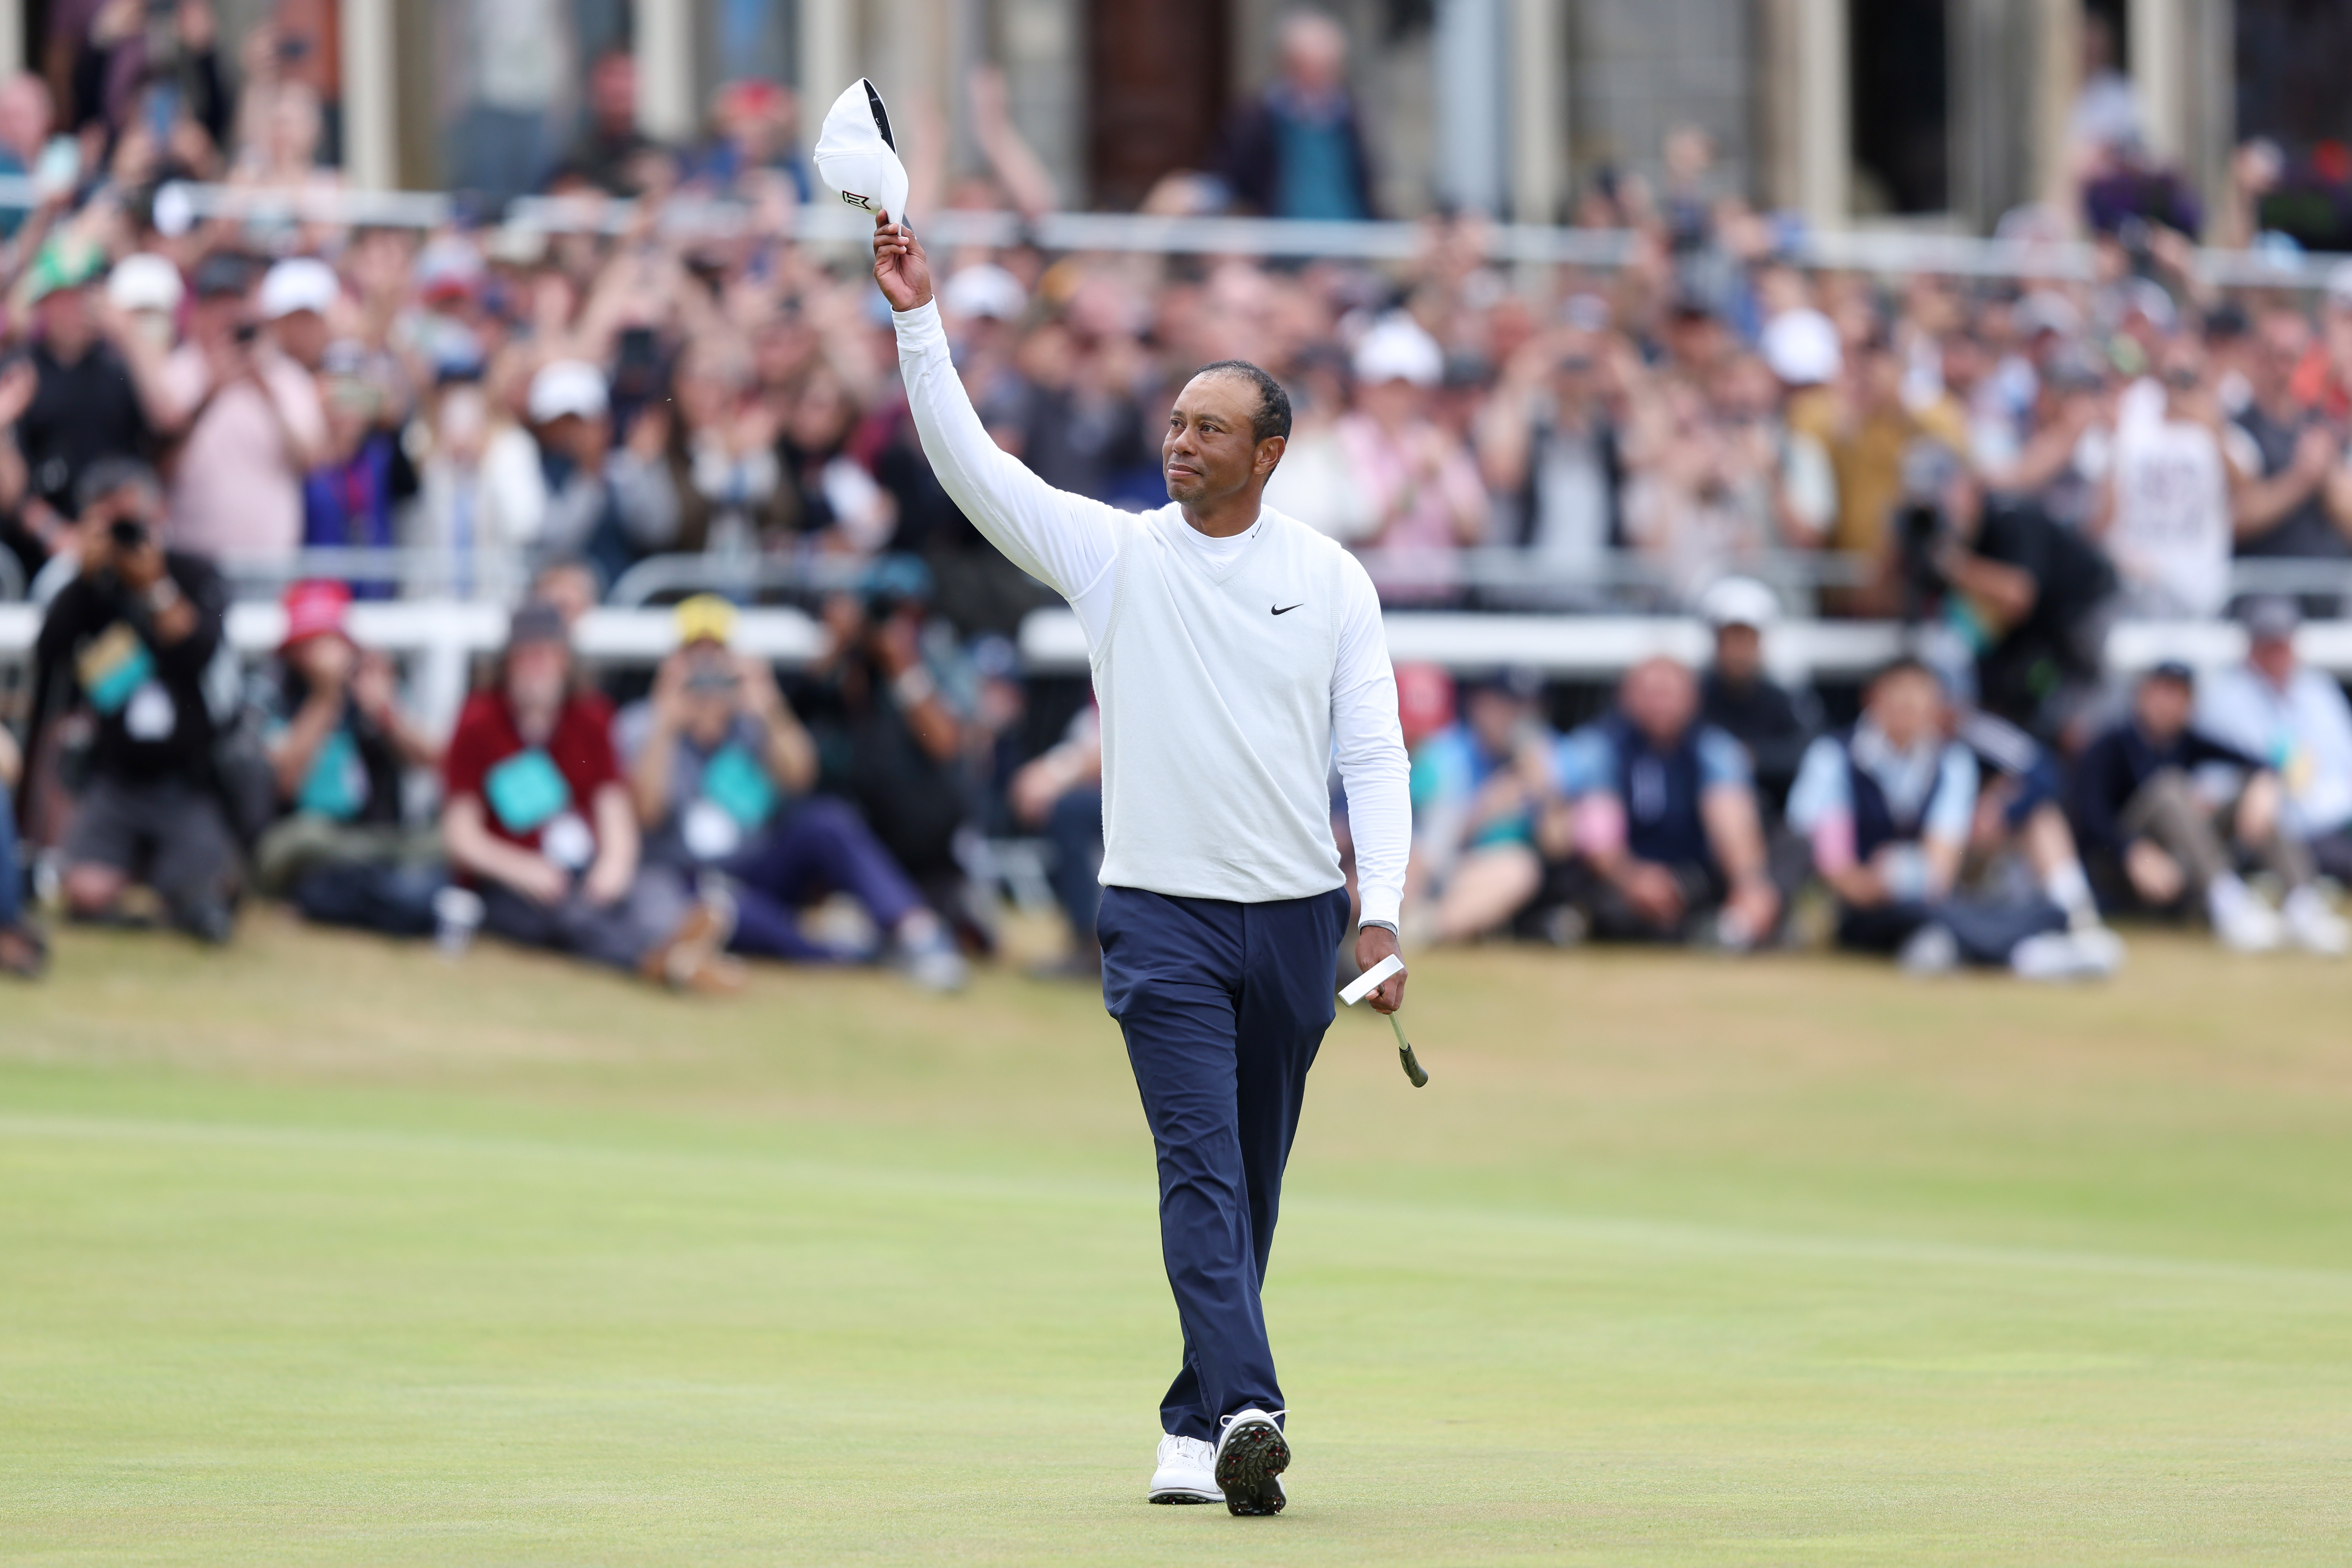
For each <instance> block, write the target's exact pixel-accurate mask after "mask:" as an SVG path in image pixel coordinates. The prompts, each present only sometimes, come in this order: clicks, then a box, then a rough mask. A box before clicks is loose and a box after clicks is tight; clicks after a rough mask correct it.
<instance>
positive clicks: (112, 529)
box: [106, 517, 147, 550]
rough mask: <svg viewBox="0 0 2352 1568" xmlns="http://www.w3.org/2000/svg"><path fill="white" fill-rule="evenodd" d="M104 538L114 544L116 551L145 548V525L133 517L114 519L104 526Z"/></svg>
mask: <svg viewBox="0 0 2352 1568" xmlns="http://www.w3.org/2000/svg"><path fill="white" fill-rule="evenodd" d="M106 536H107V538H109V539H110V540H112V541H113V542H114V547H115V548H116V549H117V550H144V549H146V548H147V525H146V524H145V523H144V522H142V521H140V520H139V519H137V518H135V517H118V518H116V519H115V520H114V521H112V522H110V523H108V524H107V525H106Z"/></svg>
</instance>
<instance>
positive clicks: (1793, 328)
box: [1759, 305, 1845, 386]
mask: <svg viewBox="0 0 2352 1568" xmlns="http://www.w3.org/2000/svg"><path fill="white" fill-rule="evenodd" d="M1759 346H1760V347H1761V348H1762V349H1763V351H1764V363H1765V366H1766V368H1767V369H1769V370H1770V371H1771V373H1772V374H1773V375H1774V376H1776V377H1778V378H1779V380H1780V384H1782V385H1783V386H1822V385H1825V384H1828V383H1830V382H1832V381H1834V380H1836V379H1837V374H1838V372H1839V371H1841V370H1843V369H1844V368H1845V351H1844V350H1843V348H1841V347H1840V346H1839V344H1838V334H1837V328H1836V326H1835V325H1833V324H1832V322H1831V321H1830V319H1829V318H1828V317H1827V316H1824V315H1822V313H1821V312H1820V311H1819V310H1813V309H1812V308H1811V307H1810V306H1805V305H1800V306H1797V307H1796V308H1794V309H1793V310H1783V311H1781V312H1780V314H1779V315H1777V316H1775V317H1773V318H1772V319H1771V320H1770V321H1767V322H1765V323H1764V337H1763V341H1762V342H1761V343H1760V345H1759Z"/></svg>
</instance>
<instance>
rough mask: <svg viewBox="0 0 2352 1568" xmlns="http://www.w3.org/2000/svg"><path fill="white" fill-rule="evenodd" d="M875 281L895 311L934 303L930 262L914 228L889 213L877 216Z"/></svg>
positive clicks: (875, 226) (875, 230)
mask: <svg viewBox="0 0 2352 1568" xmlns="http://www.w3.org/2000/svg"><path fill="white" fill-rule="evenodd" d="M874 281H876V282H877V283H879V284H880V285H882V297H883V298H884V299H885V300H889V301H890V308H891V309H892V310H898V311H902V312H903V311H907V310H919V309H920V308H921V307H922V306H925V305H928V304H929V303H930V302H931V264H930V262H929V259H927V258H925V257H924V255H923V246H922V242H921V241H920V240H919V239H917V238H916V237H915V231H914V230H913V229H911V228H908V226H906V225H905V224H902V223H898V222H896V221H894V220H893V219H892V218H891V216H890V215H889V214H888V213H887V212H884V213H877V214H875V215H874Z"/></svg>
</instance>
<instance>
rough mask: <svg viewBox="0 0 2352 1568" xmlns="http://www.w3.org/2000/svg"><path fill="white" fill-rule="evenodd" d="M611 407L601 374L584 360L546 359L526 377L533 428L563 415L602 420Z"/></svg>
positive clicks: (610, 399)
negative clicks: (528, 385) (528, 384)
mask: <svg viewBox="0 0 2352 1568" xmlns="http://www.w3.org/2000/svg"><path fill="white" fill-rule="evenodd" d="M611 407H612V397H611V395H610V394H609V393H607V392H606V391H605V388H604V372H603V371H601V370H598V369H597V368H596V367H595V366H594V365H593V364H590V363H588V362H587V361H585V360H577V359H559V360H550V361H549V362H548V363H545V364H543V365H541V366H540V367H539V374H537V375H534V376H532V377H531V378H530V398H529V400H528V408H527V411H528V412H529V413H530V422H531V423H532V424H534V425H546V424H549V423H551V422H552V421H554V420H557V419H561V418H562V417H563V416H565V415H567V414H576V415H578V416H580V417H581V418H583V419H602V418H603V417H604V415H605V413H606V412H607V411H608V410H609V409H610V408H611Z"/></svg>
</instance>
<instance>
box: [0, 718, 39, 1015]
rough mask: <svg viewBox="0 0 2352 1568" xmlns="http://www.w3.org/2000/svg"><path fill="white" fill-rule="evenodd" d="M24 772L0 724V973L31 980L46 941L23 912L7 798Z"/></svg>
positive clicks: (13, 827) (22, 760)
mask: <svg viewBox="0 0 2352 1568" xmlns="http://www.w3.org/2000/svg"><path fill="white" fill-rule="evenodd" d="M24 776H25V756H24V753H23V752H19V751H18V750H17V749H16V736H14V735H11V734H10V733H9V732H8V731H7V730H6V728H5V727H4V726H0V974H14V975H16V976H17V977H18V978H19V979H23V980H35V979H38V978H39V977H40V973H41V971H42V970H44V969H46V968H47V967H48V961H49V944H48V942H47V939H46V938H44V937H43V936H42V935H41V932H40V928H38V927H37V926H35V925H34V924H33V923H32V922H31V921H28V920H27V919H26V916H25V868H24V865H23V863H22V862H21V861H20V860H19V859H18V858H17V855H16V806H15V805H13V804H12V803H11V800H10V797H11V796H12V795H14V794H15V792H16V786H17V785H18V784H20V783H22V782H23V780H24Z"/></svg>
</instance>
